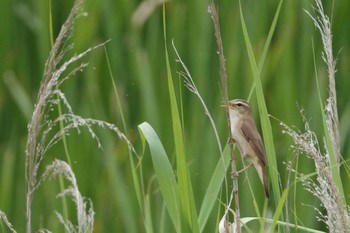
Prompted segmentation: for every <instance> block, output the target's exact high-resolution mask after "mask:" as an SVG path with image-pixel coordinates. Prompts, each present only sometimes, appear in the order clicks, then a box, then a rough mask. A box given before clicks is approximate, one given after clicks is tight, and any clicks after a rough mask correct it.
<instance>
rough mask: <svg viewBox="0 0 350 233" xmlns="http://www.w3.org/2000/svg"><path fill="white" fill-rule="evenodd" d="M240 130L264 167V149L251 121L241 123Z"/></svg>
mask: <svg viewBox="0 0 350 233" xmlns="http://www.w3.org/2000/svg"><path fill="white" fill-rule="evenodd" d="M241 130H242V133H243V135H244V137H245V138H246V140H247V141H248V142H249V144H250V146H251V147H252V149H253V150H254V152H255V153H256V155H257V156H258V157H259V159H260V161H261V162H262V163H263V164H264V165H266V155H265V148H264V145H263V143H262V140H261V137H260V134H259V132H258V130H257V128H256V126H255V123H254V121H253V119H248V120H244V121H242V124H241Z"/></svg>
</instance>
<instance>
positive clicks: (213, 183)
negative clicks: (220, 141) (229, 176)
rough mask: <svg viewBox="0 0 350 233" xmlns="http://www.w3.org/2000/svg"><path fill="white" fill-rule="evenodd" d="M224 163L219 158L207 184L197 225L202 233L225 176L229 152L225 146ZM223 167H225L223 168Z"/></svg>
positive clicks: (228, 162)
mask: <svg viewBox="0 0 350 233" xmlns="http://www.w3.org/2000/svg"><path fill="white" fill-rule="evenodd" d="M223 157H224V161H223V160H222V159H221V158H220V159H219V160H218V163H217V164H216V168H215V170H214V173H213V175H212V177H211V180H210V182H209V185H208V188H207V191H206V193H205V196H204V199H203V202H202V205H201V210H200V211H199V217H198V223H199V229H200V232H203V230H204V227H205V224H206V223H207V221H208V218H209V215H210V213H211V211H212V209H213V206H214V204H215V202H216V201H217V198H218V194H219V192H220V189H221V187H222V183H223V180H224V177H225V175H226V171H227V167H228V166H229V164H230V150H229V147H228V146H226V147H225V149H224V152H223ZM224 165H225V167H224Z"/></svg>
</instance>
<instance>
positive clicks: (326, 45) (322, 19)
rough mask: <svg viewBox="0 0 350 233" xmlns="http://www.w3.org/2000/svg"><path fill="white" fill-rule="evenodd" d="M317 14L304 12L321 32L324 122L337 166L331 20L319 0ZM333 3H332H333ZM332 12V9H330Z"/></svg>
mask: <svg viewBox="0 0 350 233" xmlns="http://www.w3.org/2000/svg"><path fill="white" fill-rule="evenodd" d="M315 3H316V7H315V10H316V12H317V16H315V17H314V16H312V15H311V14H310V13H309V12H308V11H306V13H307V14H308V15H309V16H310V17H311V18H312V20H313V22H314V24H315V27H316V28H317V29H318V30H319V32H320V34H321V39H322V44H323V52H322V58H323V60H324V62H325V63H326V65H327V71H328V81H329V83H328V88H329V97H328V99H327V105H326V109H325V110H326V122H327V126H328V131H329V134H330V136H331V141H332V146H333V150H334V155H335V158H336V162H337V165H338V167H339V166H340V162H341V155H340V134H339V119H338V109H337V96H336V93H337V92H336V89H335V73H336V60H335V59H334V56H333V48H332V30H331V22H330V20H329V17H328V16H327V15H326V14H325V13H324V10H323V5H322V2H321V1H320V0H315ZM333 4H334V3H333ZM332 14H333V11H332Z"/></svg>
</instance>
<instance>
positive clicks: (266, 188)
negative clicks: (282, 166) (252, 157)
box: [254, 164, 270, 198]
mask: <svg viewBox="0 0 350 233" xmlns="http://www.w3.org/2000/svg"><path fill="white" fill-rule="evenodd" d="M254 167H255V169H256V170H257V172H258V175H259V178H260V180H261V183H262V184H263V186H264V191H265V195H266V197H267V198H270V194H269V183H268V181H267V171H266V166H265V165H263V164H257V165H255V164H254Z"/></svg>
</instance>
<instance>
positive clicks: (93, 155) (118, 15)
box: [0, 0, 350, 233]
mask: <svg viewBox="0 0 350 233" xmlns="http://www.w3.org/2000/svg"><path fill="white" fill-rule="evenodd" d="M150 2H152V1H150ZM154 2H156V1H154ZM278 3H279V2H278V1H273V0H265V1H253V0H244V1H242V9H243V13H244V17H245V20H246V23H247V27H248V30H249V35H250V37H251V40H252V45H253V49H254V52H255V56H256V59H257V60H258V59H259V58H260V55H261V52H262V49H263V46H264V43H265V40H266V37H267V34H268V30H269V28H270V25H271V23H272V19H273V16H274V14H275V11H276V8H277V5H278ZM141 4H143V3H142V1H141V0H103V1H93V0H87V1H86V3H85V5H84V11H85V12H87V13H88V16H87V17H81V18H79V19H78V20H77V23H76V25H75V30H74V32H73V38H72V40H71V41H72V42H73V43H74V49H73V52H71V54H73V53H78V52H81V51H84V50H86V49H87V48H88V47H92V46H94V45H97V44H98V43H102V42H104V41H107V40H111V41H110V42H109V43H108V44H107V45H106V50H107V53H108V56H109V59H110V62H111V66H112V72H113V75H114V78H115V82H116V85H117V89H118V92H119V95H120V98H121V102H122V108H123V111H124V114H125V117H126V124H127V128H128V131H127V132H125V134H126V135H127V136H128V138H129V139H130V141H131V142H132V143H133V144H134V145H135V148H136V149H137V150H138V151H140V152H141V142H140V137H139V134H138V131H137V125H138V124H140V123H142V122H143V121H147V122H149V123H150V124H151V125H152V126H153V127H154V129H155V130H156V131H157V133H158V135H159V138H160V139H161V140H162V143H163V144H164V147H165V149H166V151H167V153H168V155H169V156H170V157H171V158H170V160H171V161H173V162H174V158H173V155H174V143H173V137H172V125H171V115H170V106H169V93H168V89H167V78H166V65H165V56H164V54H165V51H164V40H163V27H162V7H161V6H162V5H161V4H160V5H157V4H154V7H153V8H152V9H151V11H150V14H149V16H148V17H146V18H145V19H144V21H142V14H143V13H145V9H144V8H142V7H141V6H142V5H141ZM208 4H209V1H203V0H190V1H187V0H172V1H169V2H167V3H166V23H167V37H168V51H169V56H170V63H171V67H172V71H173V77H174V83H175V86H176V90H177V92H178V93H177V95H178V99H180V97H181V98H182V107H183V121H184V128H185V130H184V133H185V139H186V142H185V144H186V152H187V161H188V165H189V170H190V175H191V181H192V185H193V187H194V195H195V198H196V200H195V201H196V204H197V209H198V210H199V208H200V204H201V202H202V199H203V196H204V194H205V192H206V187H207V186H208V182H209V180H210V178H211V174H212V172H213V169H214V167H215V165H216V163H217V161H218V158H219V153H218V146H217V144H216V141H215V137H214V133H213V130H212V128H211V127H210V123H209V121H208V119H207V117H206V116H205V114H204V111H203V108H202V107H201V105H200V102H199V101H198V99H197V97H195V96H194V95H193V94H191V93H190V92H189V91H188V90H186V88H185V87H184V85H183V83H182V80H181V78H180V77H179V76H178V75H177V74H176V73H175V72H176V71H181V70H182V68H181V67H180V66H179V64H178V63H176V62H175V56H174V52H173V49H172V47H171V44H170V41H171V39H173V40H174V43H175V45H176V48H177V50H178V51H179V53H180V55H181V57H182V59H183V61H184V62H185V64H186V65H187V67H188V69H189V71H190V72H191V74H192V77H193V79H194V82H195V83H196V85H197V87H198V89H199V91H200V93H201V95H202V97H203V99H204V100H205V102H206V103H207V105H208V108H209V111H210V112H211V114H212V116H213V118H214V120H215V122H216V125H217V127H218V130H219V134H220V137H221V143H222V145H225V143H226V141H227V128H226V122H225V115H224V111H223V109H222V108H221V107H220V104H221V90H220V84H219V83H220V78H219V66H218V57H217V47H216V41H215V37H214V31H213V25H212V21H211V19H210V16H209V14H208V12H207V8H208ZM217 4H218V7H219V13H220V23H221V32H222V37H223V46H224V51H225V56H226V65H227V73H228V77H229V83H228V89H229V98H230V99H233V98H243V99H246V98H247V97H248V94H249V91H250V89H251V87H252V83H253V76H252V72H251V68H250V64H249V60H248V57H247V52H246V48H245V43H244V39H243V35H242V29H241V22H240V18H239V2H238V1H236V0H221V1H218V2H217ZM312 4H314V3H313V1H312V0H295V1H291V0H286V1H285V2H284V3H283V6H282V9H281V12H280V17H279V20H278V23H277V27H276V31H275V34H274V36H273V39H272V43H271V47H270V49H269V52H268V55H267V60H266V62H265V66H264V68H263V71H262V74H261V78H262V83H263V88H264V94H265V99H266V103H267V108H268V111H269V113H270V114H271V115H272V116H274V117H276V118H278V119H280V120H282V121H284V122H285V123H287V124H288V125H290V126H296V127H298V128H300V129H302V128H303V123H302V120H301V116H300V113H299V108H298V105H299V106H300V108H304V109H305V115H306V118H307V119H308V120H309V122H310V125H311V127H312V129H313V130H314V131H315V132H316V133H317V135H318V137H319V140H320V142H322V141H323V139H322V121H321V114H320V107H319V102H318V97H317V89H316V81H315V71H314V62H313V58H312V57H313V55H312V46H311V43H312V42H311V41H312V39H313V40H314V42H315V55H316V62H317V72H318V77H319V83H320V85H321V89H322V94H323V97H324V100H325V99H326V96H327V95H328V92H327V90H328V88H327V86H328V80H327V70H326V67H325V65H324V63H323V61H322V44H321V41H320V36H319V33H318V32H317V31H316V30H315V27H314V26H313V23H312V21H311V19H310V17H309V16H308V15H307V14H306V13H305V12H304V9H306V10H308V11H310V12H311V13H313V9H312ZM324 4H325V5H324V7H325V11H326V13H327V14H328V15H331V12H332V1H324ZM71 6H72V1H52V19H53V34H54V36H57V34H58V32H59V30H60V27H61V25H62V23H63V22H64V20H65V19H66V17H67V15H68V13H69V10H70V8H71ZM349 10H350V1H343V0H339V1H335V3H334V11H333V17H332V26H333V39H334V44H333V46H334V47H333V48H334V55H336V56H337V58H338V64H337V73H336V88H337V97H338V111H339V119H340V133H341V140H342V144H341V154H342V155H343V157H344V159H349V153H350V145H349V143H347V142H348V141H349V129H350V124H349V119H350V98H349V92H348V91H349V88H350V79H349V73H350V66H349V64H350V46H349V45H350V17H349V13H348V12H349ZM0 15H1V16H0V18H1V21H2V23H1V24H0V33H1V34H0V75H1V80H0V109H1V111H0V130H1V134H0V210H2V211H4V212H5V213H6V214H7V216H8V219H9V220H10V221H11V222H12V223H13V225H14V227H15V229H17V230H18V232H24V230H25V146H26V140H27V124H28V121H29V120H30V117H31V113H32V110H33V106H34V103H35V101H36V96H37V92H38V88H39V85H40V81H41V78H42V73H43V69H44V65H45V61H46V59H47V57H48V54H49V51H50V36H49V35H50V31H49V29H50V22H49V15H50V8H49V1H47V0H35V1H34V0H31V1H21V0H1V9H0ZM84 60H85V61H87V62H89V66H88V68H87V69H86V70H85V71H84V72H82V73H80V74H79V75H77V77H75V78H73V79H70V80H69V81H67V82H66V83H65V84H64V86H63V91H64V92H65V93H66V96H67V99H68V100H69V102H70V103H71V105H72V107H73V111H74V112H75V113H76V114H78V115H81V116H83V117H92V118H97V119H101V120H105V121H108V122H112V123H114V124H116V125H117V126H118V127H120V129H123V127H122V121H121V115H120V109H119V108H118V107H117V103H116V101H115V94H114V92H113V87H112V82H111V78H110V73H109V71H108V66H107V60H106V54H105V51H104V49H103V48H100V49H97V50H95V51H93V52H92V53H91V54H89V55H88V56H87V57H86V58H85V59H84ZM251 104H252V105H253V111H254V115H255V119H256V120H257V121H258V119H259V117H258V110H257V105H256V99H255V95H253V98H252V99H251ZM272 127H273V130H274V139H275V146H276V152H277V162H278V165H279V173H280V179H281V185H282V187H285V186H286V175H287V172H286V165H285V163H286V162H288V161H289V160H291V159H292V158H293V156H294V152H293V150H292V149H291V140H290V139H289V138H288V137H287V136H286V135H284V134H282V128H281V126H280V125H279V123H278V122H277V121H275V120H273V119H272ZM96 132H97V134H98V135H99V137H100V140H101V142H102V145H103V150H100V149H98V148H97V145H96V143H95V141H94V140H93V139H91V138H90V137H89V135H88V132H87V131H86V130H84V129H83V130H82V132H81V133H80V134H78V133H77V132H76V131H72V132H71V133H70V136H68V137H67V141H68V150H69V153H70V155H71V159H72V162H73V170H74V172H75V174H76V176H77V180H78V185H79V188H80V191H81V193H82V195H83V196H85V197H88V198H91V200H92V202H93V204H94V210H95V212H96V214H95V232H130V233H133V232H145V229H144V226H143V220H142V215H141V213H140V210H139V207H138V204H137V199H136V195H135V191H134V185H133V181H132V177H131V171H130V164H129V158H128V151H127V146H126V145H125V143H124V142H122V141H121V140H120V139H119V138H118V137H116V136H115V135H113V134H112V133H110V132H109V131H107V130H101V129H98V128H97V129H96ZM236 155H238V153H236ZM54 158H59V159H65V153H64V149H63V145H62V143H60V144H58V145H56V146H55V147H54V148H53V149H52V150H51V151H50V152H49V154H48V155H47V156H46V158H45V160H44V163H43V164H42V167H40V172H42V171H43V169H44V165H45V164H48V163H50V162H51V161H52V160H53V159H54ZM238 161H239V163H238V167H239V168H242V163H241V160H240V159H239V160H238ZM142 164H143V174H144V177H143V179H144V182H145V184H146V185H147V186H148V185H149V187H150V188H149V190H150V193H149V194H150V198H151V206H152V218H153V224H154V229H155V232H160V229H161V228H160V222H161V216H162V214H163V211H164V209H163V203H162V198H161V194H160V192H159V189H158V184H157V182H156V181H155V180H154V179H153V178H154V170H153V166H152V163H151V160H150V157H149V154H148V152H147V153H146V155H145V157H144V158H143V161H142ZM174 169H175V167H174ZM298 169H299V170H300V172H302V173H304V174H309V173H311V172H313V171H314V168H313V161H310V160H309V159H306V158H305V157H300V160H299V168H298ZM250 170H253V169H250ZM249 174H250V176H251V179H252V180H253V183H254V184H256V185H255V186H254V192H256V193H258V194H261V195H260V196H261V197H260V199H261V200H260V199H259V200H260V201H261V203H258V204H259V206H260V207H261V208H262V203H263V195H262V189H261V186H260V183H259V180H258V178H257V176H256V173H255V171H249ZM342 175H343V178H344V179H343V184H344V188H345V192H346V194H349V190H350V185H349V182H348V181H349V176H348V175H347V174H346V173H345V172H343V171H342ZM239 181H240V198H241V216H243V217H245V216H254V215H255V212H254V209H253V204H252V203H251V196H250V195H251V194H250V191H249V189H248V187H247V185H245V184H246V180H245V178H244V176H241V177H240V180H239ZM230 183H231V182H230ZM291 191H292V190H291ZM58 192H59V186H58V182H57V181H53V182H47V183H45V184H44V185H43V186H41V187H40V188H39V190H38V191H37V192H36V194H35V197H34V203H33V229H39V228H41V227H44V228H48V229H50V230H52V231H54V232H62V231H63V228H62V227H61V226H60V224H59V223H58V221H57V218H56V216H55V213H54V211H55V210H58V211H60V212H61V211H62V207H61V204H62V203H61V201H60V200H59V199H57V198H56V194H57V193H58ZM346 198H347V201H348V202H349V196H348V195H347V196H346ZM68 204H69V205H70V206H71V207H70V212H69V214H70V217H71V219H72V221H73V222H75V215H74V205H73V203H71V202H68ZM290 205H291V206H292V205H294V200H293V196H292V195H291V198H290ZM296 205H297V207H298V208H297V210H298V213H295V214H296V215H297V216H298V218H299V220H300V222H299V223H300V224H304V225H305V226H308V227H311V228H314V229H323V230H325V228H324V226H323V224H322V223H320V222H318V221H317V219H316V215H317V213H316V212H315V211H314V209H313V208H312V207H310V206H315V207H318V206H319V202H318V201H317V199H315V198H314V197H313V196H312V195H311V194H309V193H308V192H306V191H304V190H303V188H302V186H301V185H300V186H299V184H298V189H297V197H296ZM218 206H220V203H219V201H218V202H217V205H216V208H214V211H213V214H212V215H211V216H210V220H209V222H208V224H207V227H206V228H205V232H214V230H215V224H216V221H217V207H218ZM271 207H272V208H273V207H274V205H273V204H272V205H271ZM271 214H273V212H272V213H271ZM293 216H294V213H292V212H290V217H291V221H293V222H294V220H293V219H294V218H293ZM165 229H166V230H165V232H172V231H173V227H172V226H171V222H170V221H169V220H166V221H165Z"/></svg>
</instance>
